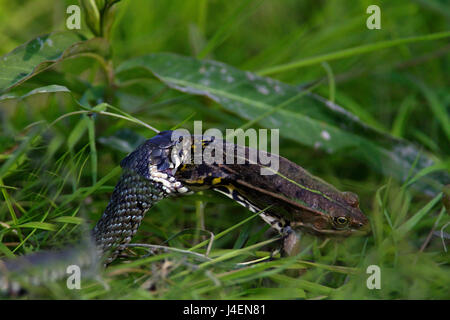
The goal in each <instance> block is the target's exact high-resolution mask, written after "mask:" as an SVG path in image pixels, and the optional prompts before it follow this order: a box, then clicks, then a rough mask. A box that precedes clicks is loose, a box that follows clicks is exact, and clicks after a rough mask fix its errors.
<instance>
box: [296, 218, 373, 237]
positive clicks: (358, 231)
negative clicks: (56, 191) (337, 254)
mask: <svg viewBox="0 0 450 320" xmlns="http://www.w3.org/2000/svg"><path fill="white" fill-rule="evenodd" d="M291 228H293V229H300V230H302V231H305V232H308V233H312V234H314V235H323V236H336V237H349V236H364V235H366V234H367V233H368V232H369V231H370V230H369V229H368V225H365V226H363V227H361V228H351V227H348V228H345V229H335V228H334V227H333V226H332V225H330V224H328V225H327V226H326V227H323V226H322V227H318V226H317V225H316V224H314V223H310V222H300V221H297V222H291Z"/></svg>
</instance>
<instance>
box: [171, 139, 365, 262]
mask: <svg viewBox="0 0 450 320" xmlns="http://www.w3.org/2000/svg"><path fill="white" fill-rule="evenodd" d="M196 146H201V150H202V152H205V151H206V149H207V148H209V150H208V152H209V154H211V152H212V157H214V156H215V154H214V153H215V152H216V153H217V152H218V151H220V153H222V155H221V156H222V159H233V161H213V162H211V161H209V162H210V163H207V162H208V161H202V163H200V164H194V163H193V160H191V163H185V164H184V165H182V166H180V167H179V168H178V171H177V172H176V173H175V177H176V179H177V180H178V181H180V182H181V183H182V184H183V185H184V186H185V187H188V188H189V189H191V190H194V191H197V190H206V189H210V190H214V191H217V192H220V193H222V194H224V195H226V196H227V197H229V198H231V199H233V200H234V201H236V202H238V203H239V204H241V205H243V206H245V207H246V208H248V209H249V210H250V211H252V212H260V211H261V213H260V216H261V218H262V219H263V220H264V221H265V222H267V223H268V224H269V225H270V226H271V227H272V228H274V229H276V230H277V231H278V232H279V233H280V234H281V235H283V236H284V250H285V252H286V253H287V254H288V255H292V254H295V253H296V252H297V250H298V237H297V236H296V232H295V231H296V230H301V231H305V232H308V233H312V234H315V235H322V236H344V237H346V236H350V235H363V234H366V233H367V231H368V228H369V221H368V219H367V217H366V216H365V215H364V214H363V212H362V211H361V210H360V208H359V199H358V196H357V195H356V194H354V193H352V192H341V191H339V190H337V189H336V188H335V187H333V186H332V185H330V184H328V183H326V182H325V181H323V180H321V179H320V178H318V177H315V176H313V175H312V174H310V173H309V172H307V171H306V170H305V169H303V168H302V167H301V166H299V165H297V164H295V163H293V162H291V161H289V160H288V159H286V158H283V157H281V156H277V155H274V154H270V153H267V152H264V151H260V150H258V151H256V150H255V149H251V148H248V147H243V146H240V145H236V144H231V143H228V142H225V141H223V140H220V139H214V138H213V137H203V136H197V137H195V136H192V148H191V153H192V155H191V157H190V158H191V159H194V158H195V157H194V155H193V154H194V152H195V150H196ZM197 149H198V148H197ZM211 150H212V151H211ZM255 154H257V155H258V157H257V159H256V160H255V159H254V158H255V157H252V156H251V155H255ZM267 158H271V159H272V160H273V159H276V160H278V170H272V171H273V172H271V174H267V172H266V174H261V172H262V170H261V169H262V168H264V169H265V170H266V171H270V170H271V169H270V167H268V166H267V165H263V164H262V163H261V161H260V160H259V159H267ZM224 162H226V163H224Z"/></svg>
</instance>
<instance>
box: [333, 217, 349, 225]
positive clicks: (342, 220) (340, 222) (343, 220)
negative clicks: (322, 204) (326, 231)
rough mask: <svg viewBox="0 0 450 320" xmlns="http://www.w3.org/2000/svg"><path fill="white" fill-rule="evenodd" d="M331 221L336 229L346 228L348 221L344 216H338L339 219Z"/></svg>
mask: <svg viewBox="0 0 450 320" xmlns="http://www.w3.org/2000/svg"><path fill="white" fill-rule="evenodd" d="M333 221H334V225H335V226H336V228H343V227H345V226H347V224H348V221H349V220H348V219H347V218H346V217H344V216H340V217H334V218H333Z"/></svg>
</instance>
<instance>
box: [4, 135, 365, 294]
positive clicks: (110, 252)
mask: <svg viewBox="0 0 450 320" xmlns="http://www.w3.org/2000/svg"><path fill="white" fill-rule="evenodd" d="M173 133H174V131H164V132H161V133H159V134H158V135H156V136H155V137H153V138H151V139H149V140H147V141H146V142H144V143H143V144H142V145H140V146H139V147H138V148H137V149H136V150H134V151H133V152H131V153H130V154H129V155H128V156H127V157H125V158H124V159H123V160H122V161H121V163H120V165H121V167H122V170H123V172H122V175H121V177H120V179H119V181H118V183H117V184H116V186H115V188H114V191H113V193H112V195H111V199H110V201H109V203H108V205H107V207H106V209H105V211H104V213H103V215H102V216H101V218H100V219H99V221H98V222H97V224H96V225H95V227H94V229H93V230H92V231H91V233H90V237H87V238H88V239H85V240H84V241H83V243H84V245H80V246H73V247H70V248H65V249H62V250H59V251H41V252H37V253H34V254H31V255H25V256H22V257H18V258H15V259H10V260H3V261H2V260H0V290H2V289H3V291H7V292H17V291H18V290H19V288H20V285H19V284H24V283H25V284H28V285H39V284H41V283H45V282H46V281H52V280H56V279H59V278H61V277H63V276H64V275H66V268H67V266H68V265H71V264H75V265H77V266H79V267H81V268H83V272H85V273H87V274H89V273H90V272H91V273H93V274H95V270H96V269H97V268H98V266H100V265H106V264H109V263H111V262H112V261H113V260H115V259H116V257H117V256H118V255H119V253H120V252H121V251H122V250H123V249H124V248H125V245H126V244H128V243H129V242H130V241H131V239H132V237H133V236H134V235H135V234H136V232H137V230H138V228H139V226H140V224H141V222H142V220H143V218H144V216H145V214H146V212H147V211H148V210H149V209H150V208H151V207H152V206H153V205H154V204H156V203H157V202H158V201H160V200H162V199H164V198H167V197H170V196H174V195H181V194H186V193H190V192H191V191H197V190H204V189H212V190H215V191H218V192H220V193H223V194H225V195H227V196H228V197H230V198H232V199H233V200H235V201H236V202H238V203H240V204H241V205H244V206H245V207H247V208H248V209H249V210H251V211H253V212H258V211H262V210H263V209H265V208H266V207H267V206H273V207H271V208H270V209H268V210H266V211H264V213H262V214H260V216H261V217H262V218H263V219H264V221H266V222H267V223H269V224H270V225H271V226H272V227H273V228H275V229H276V230H278V231H279V232H280V233H281V234H283V235H291V233H292V232H291V231H292V229H291V226H292V228H299V229H303V230H306V231H312V232H313V233H316V234H317V233H322V234H325V235H329V234H337V235H344V236H348V235H350V234H353V233H355V232H357V231H358V230H359V229H362V228H363V227H365V226H366V225H367V222H368V221H367V218H366V217H365V216H364V214H363V213H362V212H361V211H360V210H359V208H358V201H357V197H356V195H354V194H351V193H341V192H340V191H338V190H336V189H334V187H332V186H331V185H329V184H326V183H325V182H323V181H321V180H319V179H316V178H315V177H313V176H312V175H310V174H308V173H307V172H306V171H305V170H304V169H303V168H301V167H300V166H298V165H296V164H294V163H292V162H290V161H288V160H287V159H284V158H282V157H279V160H280V172H281V173H280V174H279V175H278V176H275V178H274V177H273V176H268V177H266V178H264V176H261V175H259V174H258V173H259V171H258V172H257V170H259V169H260V167H261V164H260V163H258V162H255V163H250V161H249V159H248V154H249V150H250V149H249V148H246V147H240V146H237V145H231V150H235V151H237V154H239V151H241V153H240V154H241V156H242V157H243V158H245V161H244V162H242V163H241V164H233V165H224V164H221V163H215V162H212V163H205V162H202V163H200V164H194V163H193V162H192V159H193V157H191V156H192V152H193V150H195V146H196V145H197V146H200V149H204V148H205V147H207V146H208V145H213V144H214V143H215V142H217V140H214V139H211V138H208V137H193V136H192V137H188V139H186V135H184V136H183V135H174V134H173ZM190 138H192V139H190ZM193 141H194V143H193ZM195 141H197V142H198V143H199V144H196V143H195ZM224 146H225V147H224V150H223V152H224V153H226V152H227V151H229V150H230V149H227V148H228V147H229V146H230V144H229V143H228V144H227V143H225V144H224ZM280 177H281V178H280ZM286 181H287V182H286ZM288 238H289V237H288ZM86 243H87V244H88V245H86ZM89 244H91V245H89ZM92 244H93V245H92ZM285 244H286V243H285ZM290 246H292V244H290ZM288 247H289V246H288ZM86 248H88V249H86ZM285 248H286V246H285ZM288 251H289V250H288ZM15 279H20V281H16V280H15Z"/></svg>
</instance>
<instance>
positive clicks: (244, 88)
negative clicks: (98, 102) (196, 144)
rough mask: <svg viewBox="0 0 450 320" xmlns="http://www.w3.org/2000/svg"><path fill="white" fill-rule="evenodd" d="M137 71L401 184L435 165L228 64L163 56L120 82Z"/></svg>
mask: <svg viewBox="0 0 450 320" xmlns="http://www.w3.org/2000/svg"><path fill="white" fill-rule="evenodd" d="M131 71H136V73H137V74H138V75H139V76H140V77H141V76H143V75H147V76H156V77H157V78H159V79H160V80H161V81H163V82H164V83H166V84H167V85H168V86H170V87H171V88H174V89H177V90H180V91H182V92H186V93H189V94H195V95H203V96H207V97H209V98H211V99H212V100H214V101H216V102H218V103H220V104H221V105H222V106H223V107H224V108H225V109H227V110H230V111H232V112H234V113H236V114H238V115H239V116H241V117H243V118H245V119H248V120H250V121H255V119H256V120H257V122H258V123H259V124H260V125H261V126H263V127H267V128H274V129H280V134H281V135H282V136H284V137H286V138H289V139H292V140H294V141H297V142H299V143H301V144H304V145H307V146H310V147H313V148H317V149H322V150H324V151H326V152H328V153H335V152H341V153H343V154H344V153H345V154H346V155H348V156H350V157H353V158H357V159H360V160H362V161H364V162H366V163H367V164H369V165H370V166H371V167H372V168H373V169H374V170H376V171H378V172H380V173H382V174H384V175H387V176H393V177H395V178H396V179H398V180H400V181H405V180H407V179H408V177H410V176H411V175H414V174H415V173H416V172H419V171H420V170H421V169H423V168H425V167H428V166H431V165H433V164H434V163H435V159H434V158H433V157H432V156H431V155H430V154H428V153H426V152H424V151H421V150H420V148H419V147H417V146H416V145H414V144H412V143H410V142H408V141H405V140H401V139H397V138H395V137H393V136H391V135H390V134H388V133H386V132H383V131H381V130H378V129H375V128H373V127H370V126H368V125H367V124H365V123H363V122H362V121H360V120H359V119H358V118H357V117H356V116H354V115H353V114H351V113H350V112H348V111H347V110H345V109H344V108H342V107H340V106H339V105H337V104H335V103H333V102H331V101H328V100H327V99H325V98H323V97H321V96H319V95H317V94H313V93H308V92H305V91H304V90H302V89H301V88H298V87H296V86H292V85H289V84H286V83H282V82H280V81H277V80H274V79H272V78H267V77H260V76H258V75H256V74H254V73H251V72H249V71H242V70H239V69H236V68H234V67H231V66H229V65H226V64H224V63H220V62H217V61H210V60H196V59H193V58H190V57H184V56H180V55H175V54H169V53H158V54H151V55H146V56H143V57H139V58H135V59H131V60H128V61H126V62H124V63H123V64H121V65H120V66H119V67H118V68H117V74H118V76H119V78H120V74H121V73H123V74H124V75H126V76H127V77H129V76H130V73H131ZM275 109H276V110H275ZM415 161H417V162H416V164H415V166H413V164H414V162H415ZM412 167H413V169H412V172H410V170H411V168H412ZM449 182H450V176H449V174H448V173H447V172H442V171H440V172H438V173H431V174H429V175H427V176H425V177H423V178H422V179H420V180H419V181H417V182H416V183H415V186H416V187H417V188H419V189H421V190H422V191H424V192H426V193H428V194H431V195H435V194H436V193H437V192H439V191H440V190H441V188H442V185H443V184H447V183H449Z"/></svg>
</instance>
